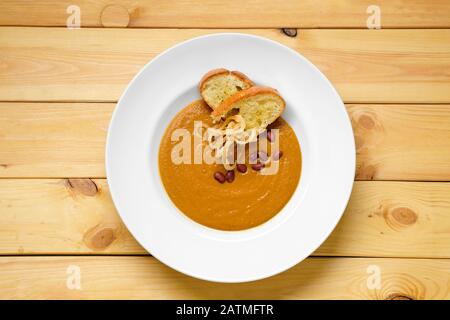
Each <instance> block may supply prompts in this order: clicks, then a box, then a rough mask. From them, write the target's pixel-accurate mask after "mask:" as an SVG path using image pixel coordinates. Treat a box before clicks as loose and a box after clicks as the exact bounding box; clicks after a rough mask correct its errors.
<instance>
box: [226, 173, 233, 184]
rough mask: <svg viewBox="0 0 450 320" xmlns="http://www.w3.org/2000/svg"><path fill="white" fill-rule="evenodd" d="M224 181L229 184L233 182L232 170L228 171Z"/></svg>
mask: <svg viewBox="0 0 450 320" xmlns="http://www.w3.org/2000/svg"><path fill="white" fill-rule="evenodd" d="M225 179H226V180H227V182H229V183H231V182H233V181H234V170H228V171H227V174H226V175H225Z"/></svg>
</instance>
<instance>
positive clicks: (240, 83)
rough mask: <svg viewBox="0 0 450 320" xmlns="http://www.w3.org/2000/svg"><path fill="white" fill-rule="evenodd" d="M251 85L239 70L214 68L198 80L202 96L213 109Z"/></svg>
mask: <svg viewBox="0 0 450 320" xmlns="http://www.w3.org/2000/svg"><path fill="white" fill-rule="evenodd" d="M251 86H253V82H252V81H251V80H250V79H249V78H248V77H247V76H246V75H245V74H243V73H241V72H239V71H229V70H227V69H214V70H211V71H209V72H208V73H207V74H205V75H204V76H203V78H202V80H200V84H199V90H200V95H201V96H202V98H203V99H204V100H205V101H206V103H207V104H208V105H209V106H210V107H211V108H212V109H213V110H214V109H216V108H217V107H218V106H219V105H220V104H221V103H222V102H223V101H224V100H225V99H227V98H229V97H231V96H232V95H233V94H235V93H237V92H239V91H241V90H245V89H247V88H250V87H251Z"/></svg>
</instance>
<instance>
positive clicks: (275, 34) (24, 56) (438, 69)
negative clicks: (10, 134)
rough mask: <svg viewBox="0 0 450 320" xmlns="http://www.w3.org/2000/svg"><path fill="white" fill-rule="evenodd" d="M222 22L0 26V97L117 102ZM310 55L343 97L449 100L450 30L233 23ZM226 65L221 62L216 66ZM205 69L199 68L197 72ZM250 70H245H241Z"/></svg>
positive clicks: (353, 98)
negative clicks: (175, 51)
mask: <svg viewBox="0 0 450 320" xmlns="http://www.w3.org/2000/svg"><path fill="white" fill-rule="evenodd" d="M219 31H224V30H217V29H212V30H211V29H208V30H207V29H201V30H195V29H182V30H175V29H160V30H158V29H132V30H130V29H78V30H74V29H72V30H70V29H66V28H14V27H3V28H0V53H1V57H2V68H1V69H0V101H117V99H118V98H119V97H120V95H121V93H122V91H123V89H124V88H125V86H126V84H127V83H128V82H129V81H130V80H131V79H132V77H133V76H134V75H135V74H136V73H137V72H138V71H139V69H140V68H141V67H142V66H143V65H144V64H145V63H147V62H148V61H149V60H151V59H152V58H154V57H155V56H156V55H157V54H159V53H161V52H162V51H163V50H165V49H167V48H169V47H170V46H172V45H174V44H176V43H178V42H180V41H183V40H186V39H189V38H192V37H195V36H199V35H204V34H210V33H215V32H219ZM234 31H238V32H246V33H251V34H256V35H261V36H265V37H268V38H271V39H273V40H276V41H279V42H281V43H284V44H286V45H288V46H289V47H291V48H293V49H295V50H297V51H298V52H300V53H301V54H302V55H304V56H305V57H306V58H308V59H310V60H311V61H312V62H313V63H314V64H315V65H316V66H317V67H318V68H319V69H321V70H322V71H323V73H324V74H325V75H326V76H327V77H328V78H329V79H330V80H331V82H332V83H333V84H334V85H335V87H336V88H337V90H338V91H339V93H340V95H341V96H342V98H343V100H344V101H345V102H379V103H385V102H388V103H393V102H401V103H404V102H412V103H420V102H425V103H430V102H433V103H443V102H450V90H449V86H450V74H449V73H448V72H447V70H449V69H450V53H449V52H450V30H447V29H446V30H434V29H427V30H409V29H408V30H302V31H301V32H299V34H298V35H297V37H295V38H290V37H288V36H286V35H284V34H283V33H281V32H280V30H266V29H258V30H249V29H244V30H234ZM218 67H220V66H218ZM206 71H207V70H199V76H200V75H201V74H202V72H206ZM242 71H245V70H242Z"/></svg>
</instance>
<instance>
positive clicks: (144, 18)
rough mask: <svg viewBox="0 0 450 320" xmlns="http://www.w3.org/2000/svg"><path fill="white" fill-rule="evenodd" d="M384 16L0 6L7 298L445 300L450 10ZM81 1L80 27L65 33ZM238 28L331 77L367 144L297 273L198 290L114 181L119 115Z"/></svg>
mask: <svg viewBox="0 0 450 320" xmlns="http://www.w3.org/2000/svg"><path fill="white" fill-rule="evenodd" d="M75 2H76V3H75ZM372 2H373V1H371V0H357V1H346V0H339V1H331V0H322V1H313V0H310V1H301V0H285V1H283V2H277V1H250V2H247V4H246V3H245V2H244V1H235V0H230V1H219V0H210V1H200V0H191V1H169V0H168V1H158V0H151V1H139V0H132V1H131V0H130V1H121V2H120V3H119V2H118V1H107V0H79V1H72V0H69V1H66V0H64V1H56V0H55V1H50V0H49V1H26V0H6V1H5V0H3V1H1V2H0V26H1V27H0V101H1V102H0V178H1V179H0V255H1V256H0V298H2V299H9V298H27V299H32V298H56V299H60V298H88V299H91V298H146V299H147V298H148V299H155V298H156V299H166V298H189V299H196V298H205V299H209V298H282V299H302V298H324V299H335V298H357V299H359V298H362V299H448V298H450V183H449V181H450V29H448V28H450V2H449V1H448V0H437V1H424V0H377V1H376V4H377V5H378V6H379V8H380V9H381V26H382V29H381V30H369V29H367V26H366V21H367V19H368V18H369V16H370V15H371V14H370V13H367V8H368V7H369V6H370V5H371V4H372ZM74 3H75V4H76V5H78V6H79V8H80V10H81V26H82V28H80V29H68V28H66V21H67V18H68V17H69V16H70V15H71V14H70V13H67V11H66V10H67V8H68V7H69V6H70V5H71V4H74ZM71 10H73V8H72V9H70V10H69V12H71ZM369 11H370V10H369ZM230 28H233V29H237V30H236V31H239V32H246V33H251V34H258V35H262V36H265V37H268V38H271V39H274V40H276V41H279V42H281V43H283V44H286V45H288V46H290V47H291V48H294V49H295V50H297V51H298V52H300V53H301V54H303V55H304V56H306V57H307V58H308V59H310V60H311V61H312V62H313V63H314V64H315V65H316V66H318V67H319V68H320V69H321V70H322V72H323V73H325V75H326V76H327V77H328V78H329V79H330V80H331V82H332V83H333V84H334V85H335V86H336V88H337V90H338V91H339V93H340V95H341V97H342V98H343V100H344V102H345V103H346V106H347V110H348V113H349V115H350V118H351V121H352V124H353V129H354V133H355V140H356V145H357V172H356V181H355V185H354V190H353V194H352V196H351V200H350V203H349V205H348V207H347V209H346V211H345V214H344V216H343V218H342V220H341V221H340V223H339V225H338V227H337V228H336V229H335V231H334V232H333V234H332V235H331V236H330V237H329V238H328V240H327V241H326V242H325V243H324V244H323V245H322V246H321V247H320V248H319V249H318V250H317V251H316V252H315V253H314V254H313V255H312V256H311V257H310V258H308V259H306V260H305V261H304V262H302V263H300V264H299V265H297V266H295V267H294V268H292V269H290V270H288V271H287V272H284V273H282V274H280V275H277V276H275V277H272V278H269V279H266V280H262V281H258V282H256V283H244V284H218V283H210V282H204V281H200V280H196V279H193V278H190V277H187V276H184V275H183V274H180V273H177V272H176V271H173V270H171V269H169V268H168V267H166V266H164V265H163V264H161V263H160V262H158V261H157V260H155V259H154V258H153V257H151V256H149V255H148V254H147V253H146V252H145V250H144V249H143V248H142V247H140V246H139V245H138V244H137V242H136V241H135V240H134V239H133V237H132V236H131V235H130V233H129V232H128V230H127V229H126V228H125V226H124V225H123V223H122V221H121V220H120V218H119V216H118V214H117V212H116V210H115V208H114V205H113V203H112V201H111V197H110V194H109V191H108V186H107V182H106V180H105V168H104V146H105V135H106V130H107V127H108V123H109V120H110V117H111V113H112V111H113V109H114V107H115V102H116V101H117V99H118V98H119V96H120V94H121V93H122V91H123V89H124V87H125V86H126V84H127V83H128V82H129V81H130V80H131V78H132V77H133V75H134V74H135V73H136V72H137V71H138V70H139V69H140V68H141V67H142V66H143V65H144V64H145V63H146V62H147V61H149V60H150V59H152V58H153V57H154V56H155V55H157V54H158V53H160V52H161V51H162V50H164V49H166V48H168V47H170V46H172V45H174V44H176V43H178V42H180V41H182V40H186V39H189V38H191V37H194V36H198V35H202V34H208V33H214V32H219V31H223V30H228V29H230ZM281 28H297V34H296V36H293V35H294V34H295V32H294V31H295V30H288V31H287V32H286V33H284V32H282V31H281ZM287 34H290V35H291V36H289V35H287ZM274 63H276V62H274ZM181 72H182V71H181ZM280 249H281V250H282V248H280ZM74 276H75V278H76V277H78V278H76V279H78V280H80V282H79V284H80V286H77V285H75V286H74V285H71V284H70V283H71V282H70V281H73V279H74ZM374 277H377V278H374ZM377 279H378V280H380V281H378V280H377ZM377 281H378V282H377ZM69 282H70V283H69ZM77 283H78V282H77Z"/></svg>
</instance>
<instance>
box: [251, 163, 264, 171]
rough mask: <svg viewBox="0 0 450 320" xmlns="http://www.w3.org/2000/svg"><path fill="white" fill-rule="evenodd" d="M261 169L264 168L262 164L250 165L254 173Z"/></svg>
mask: <svg viewBox="0 0 450 320" xmlns="http://www.w3.org/2000/svg"><path fill="white" fill-rule="evenodd" d="M262 168H264V163H255V164H253V165H252V169H253V170H255V171H260V170H261V169H262Z"/></svg>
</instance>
